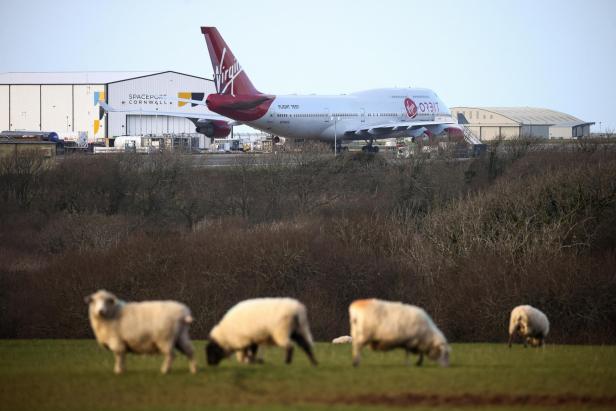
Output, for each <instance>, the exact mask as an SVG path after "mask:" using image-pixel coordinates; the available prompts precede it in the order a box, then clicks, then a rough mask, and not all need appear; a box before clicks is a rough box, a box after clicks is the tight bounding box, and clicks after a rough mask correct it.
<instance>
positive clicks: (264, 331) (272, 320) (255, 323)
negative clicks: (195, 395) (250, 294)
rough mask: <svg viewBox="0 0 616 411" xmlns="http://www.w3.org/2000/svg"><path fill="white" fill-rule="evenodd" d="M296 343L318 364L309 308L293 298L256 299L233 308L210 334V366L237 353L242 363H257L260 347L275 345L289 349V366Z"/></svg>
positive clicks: (311, 360)
mask: <svg viewBox="0 0 616 411" xmlns="http://www.w3.org/2000/svg"><path fill="white" fill-rule="evenodd" d="M292 341H295V342H296V343H297V344H298V345H299V346H300V348H301V349H303V350H304V352H305V353H306V355H307V356H308V358H309V359H310V362H311V363H312V364H313V365H317V361H316V360H315V358H314V355H313V353H312V344H313V343H312V334H311V333H310V328H309V326H308V317H307V315H306V307H305V306H304V305H303V304H302V303H300V302H299V301H297V300H294V299H292V298H256V299H252V300H245V301H242V302H240V303H238V304H236V305H235V306H233V307H232V308H231V309H230V310H229V311H227V313H226V314H225V315H224V317H223V318H222V320H220V322H219V323H218V324H217V325H216V326H215V327H214V328H213V329H212V331H211V332H210V342H209V344H208V345H207V347H206V349H205V353H206V356H207V362H208V364H209V365H217V364H218V363H219V362H220V361H221V360H222V359H223V358H225V357H228V356H229V355H231V354H232V353H233V352H236V353H237V358H238V361H240V362H245V363H254V362H257V361H258V360H257V350H258V348H259V345H260V344H274V345H277V346H279V347H283V348H285V349H286V363H287V364H290V363H291V361H292V359H293V343H292Z"/></svg>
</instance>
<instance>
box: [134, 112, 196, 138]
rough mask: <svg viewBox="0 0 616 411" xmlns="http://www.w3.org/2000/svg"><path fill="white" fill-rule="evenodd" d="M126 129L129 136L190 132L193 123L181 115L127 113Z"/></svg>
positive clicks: (192, 129) (193, 130) (191, 131)
mask: <svg viewBox="0 0 616 411" xmlns="http://www.w3.org/2000/svg"><path fill="white" fill-rule="evenodd" d="M126 131H127V133H126V134H127V135H129V136H138V135H150V134H151V135H154V136H160V135H163V134H192V133H194V132H195V125H194V124H193V123H192V122H191V121H190V120H189V119H187V118H183V117H169V116H143V115H127V116H126Z"/></svg>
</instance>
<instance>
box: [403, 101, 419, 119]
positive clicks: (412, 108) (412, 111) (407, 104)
mask: <svg viewBox="0 0 616 411" xmlns="http://www.w3.org/2000/svg"><path fill="white" fill-rule="evenodd" d="M404 108H406V114H408V116H409V117H410V118H415V117H417V104H415V102H414V101H413V100H411V99H410V98H408V97H407V98H405V99H404Z"/></svg>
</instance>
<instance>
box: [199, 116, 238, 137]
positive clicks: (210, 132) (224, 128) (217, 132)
mask: <svg viewBox="0 0 616 411" xmlns="http://www.w3.org/2000/svg"><path fill="white" fill-rule="evenodd" d="M197 133H201V134H205V135H206V136H207V137H210V138H223V137H227V136H228V135H229V133H231V126H230V125H229V124H227V122H226V121H223V120H212V121H208V122H207V123H204V124H198V125H197Z"/></svg>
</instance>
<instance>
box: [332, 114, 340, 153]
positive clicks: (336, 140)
mask: <svg viewBox="0 0 616 411" xmlns="http://www.w3.org/2000/svg"><path fill="white" fill-rule="evenodd" d="M332 120H334V157H336V156H337V155H338V133H337V125H338V120H339V118H338V116H333V117H332Z"/></svg>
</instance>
